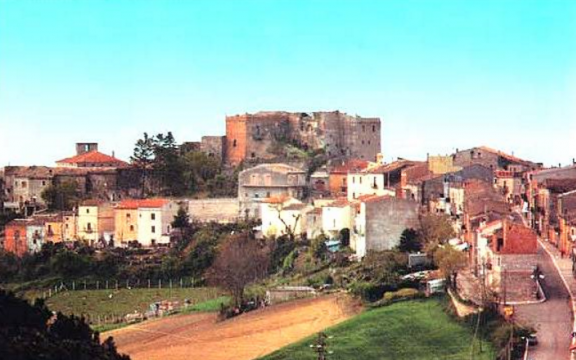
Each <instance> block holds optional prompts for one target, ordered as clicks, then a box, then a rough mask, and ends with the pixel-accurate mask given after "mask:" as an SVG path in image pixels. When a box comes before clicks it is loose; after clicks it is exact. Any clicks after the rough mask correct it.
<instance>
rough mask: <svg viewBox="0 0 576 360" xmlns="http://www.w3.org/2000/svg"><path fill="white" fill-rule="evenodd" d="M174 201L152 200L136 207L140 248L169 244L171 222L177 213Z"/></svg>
mask: <svg viewBox="0 0 576 360" xmlns="http://www.w3.org/2000/svg"><path fill="white" fill-rule="evenodd" d="M178 209H179V206H178V204H177V203H176V202H175V201H171V200H166V199H153V201H151V200H148V201H144V202H142V203H141V204H140V205H139V206H138V222H137V228H138V242H139V243H140V244H142V246H145V247H148V246H154V245H158V244H169V243H170V232H171V231H172V222H173V221H174V217H175V216H176V214H177V213H178Z"/></svg>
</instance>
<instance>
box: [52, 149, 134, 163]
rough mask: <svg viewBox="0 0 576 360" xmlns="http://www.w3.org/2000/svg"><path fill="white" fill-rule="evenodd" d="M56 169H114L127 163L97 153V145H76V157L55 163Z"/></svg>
mask: <svg viewBox="0 0 576 360" xmlns="http://www.w3.org/2000/svg"><path fill="white" fill-rule="evenodd" d="M56 166H57V167H66V168H100V169H103V168H105V169H116V168H123V167H128V166H129V165H128V163H126V162H124V161H122V160H119V159H117V158H115V157H114V154H112V156H110V155H106V154H103V153H101V152H99V151H98V143H76V155H75V156H72V157H69V158H65V159H62V160H58V161H56Z"/></svg>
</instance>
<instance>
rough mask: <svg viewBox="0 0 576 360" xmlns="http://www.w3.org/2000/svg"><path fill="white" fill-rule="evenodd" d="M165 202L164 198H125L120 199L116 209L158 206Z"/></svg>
mask: <svg viewBox="0 0 576 360" xmlns="http://www.w3.org/2000/svg"><path fill="white" fill-rule="evenodd" d="M167 203H168V200H166V199H126V200H122V201H120V203H118V205H117V206H116V209H134V210H135V209H138V208H160V207H162V206H164V205H166V204H167Z"/></svg>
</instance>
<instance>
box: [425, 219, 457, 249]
mask: <svg viewBox="0 0 576 360" xmlns="http://www.w3.org/2000/svg"><path fill="white" fill-rule="evenodd" d="M454 236H456V233H455V232H454V228H453V227H452V224H451V222H450V218H449V217H448V216H447V215H436V214H428V215H424V216H422V218H420V231H419V233H418V237H419V238H420V241H421V243H422V245H423V247H424V249H425V250H426V252H427V253H429V254H432V253H434V250H435V249H436V247H437V246H438V245H439V244H442V243H443V242H445V241H447V240H450V239H451V238H453V237H454Z"/></svg>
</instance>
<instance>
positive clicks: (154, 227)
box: [150, 226, 156, 234]
mask: <svg viewBox="0 0 576 360" xmlns="http://www.w3.org/2000/svg"><path fill="white" fill-rule="evenodd" d="M150 232H152V234H155V233H156V226H152V228H151V229H150Z"/></svg>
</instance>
